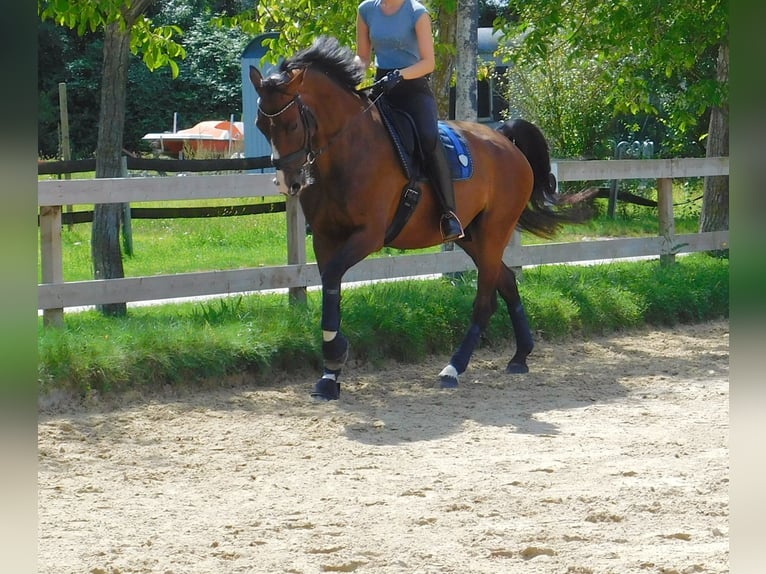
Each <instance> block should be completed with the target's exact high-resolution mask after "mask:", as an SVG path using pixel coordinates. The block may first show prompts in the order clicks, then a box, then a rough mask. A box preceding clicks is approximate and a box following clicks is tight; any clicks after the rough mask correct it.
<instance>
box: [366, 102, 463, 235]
mask: <svg viewBox="0 0 766 574" xmlns="http://www.w3.org/2000/svg"><path fill="white" fill-rule="evenodd" d="M375 105H376V106H377V108H378V111H379V112H380V117H381V118H382V120H383V125H384V126H386V130H387V131H388V134H389V136H390V137H391V141H392V143H393V145H394V150H395V151H396V154H397V157H398V158H399V163H400V164H401V167H402V170H403V171H404V175H405V176H406V177H407V179H408V182H407V184H406V185H405V186H404V188H403V189H402V193H401V198H400V200H399V207H398V208H397V210H396V214H395V215H394V219H393V221H392V222H391V225H389V227H388V230H387V231H386V237H385V240H384V244H385V245H388V244H389V243H391V242H392V241H393V240H394V239H395V238H396V236H397V235H399V233H400V232H401V231H402V229H404V226H405V225H406V224H407V221H409V219H410V217H411V216H412V214H413V212H414V211H415V208H416V207H417V206H418V203H419V202H420V196H421V189H420V186H419V185H418V184H419V183H420V182H423V181H427V180H428V178H427V177H426V175H425V169H424V168H425V157H424V155H423V151H422V148H421V146H420V137H419V135H418V133H417V130H416V129H415V122H414V121H413V119H412V117H411V116H410V115H409V114H408V113H407V112H405V111H403V110H400V109H398V108H395V107H392V106H391V105H390V104H389V103H388V101H387V100H386V98H385V96H382V97H380V98H378V100H377V101H376V103H375ZM438 125H439V137H440V138H441V141H442V145H443V146H444V151H445V153H446V156H447V160H448V162H449V165H450V172H451V175H452V180H453V181H458V180H464V179H470V178H471V176H472V175H473V160H472V159H471V151H470V149H469V147H468V145H467V144H466V141H465V139H464V138H463V136H462V135H461V134H460V133H458V132H456V131H455V130H454V129H452V127H451V126H450V125H448V124H447V123H445V122H442V121H439V124H438Z"/></svg>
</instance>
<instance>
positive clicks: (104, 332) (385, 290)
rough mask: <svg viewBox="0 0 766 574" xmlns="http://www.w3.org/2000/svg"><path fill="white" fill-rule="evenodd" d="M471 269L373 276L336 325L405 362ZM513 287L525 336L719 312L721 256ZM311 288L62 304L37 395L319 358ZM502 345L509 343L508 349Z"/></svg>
mask: <svg viewBox="0 0 766 574" xmlns="http://www.w3.org/2000/svg"><path fill="white" fill-rule="evenodd" d="M474 283H475V273H464V274H462V276H461V277H460V278H459V279H452V280H450V279H446V278H445V279H437V280H428V281H415V280H413V281H402V282H394V283H380V284H375V285H369V286H364V287H357V288H354V289H347V290H345V291H344V298H343V312H344V314H343V328H344V332H345V333H346V335H347V336H348V337H349V339H350V341H351V346H352V357H353V358H354V359H355V360H357V361H364V362H368V363H371V364H377V363H379V362H380V361H382V360H387V359H394V360H397V361H403V362H410V361H417V360H419V359H422V358H423V357H425V356H427V355H429V354H433V353H445V352H450V351H452V350H453V349H454V347H455V346H456V345H457V344H458V342H459V340H460V339H461V338H462V335H463V333H464V330H465V329H466V328H467V325H468V321H469V317H470V313H471V308H472V302H473V297H474V294H475V285H474ZM520 291H521V295H522V298H523V301H524V303H525V305H526V309H527V315H528V316H529V321H530V325H531V326H532V328H533V330H534V331H535V333H536V334H537V337H538V338H540V337H542V338H547V339H556V338H561V337H571V336H578V337H588V336H592V335H594V334H601V333H607V332H610V331H615V330H619V329H631V328H636V327H639V326H642V325H645V324H652V325H668V324H675V323H685V322H699V321H705V320H711V319H714V318H720V317H727V316H728V309H729V264H728V260H727V259H717V258H713V257H710V256H707V255H705V254H694V255H689V256H686V257H682V258H678V261H677V263H676V264H675V265H672V266H662V265H660V264H659V262H658V261H642V262H620V263H611V264H605V265H596V266H566V265H553V266H545V267H538V268H533V269H528V270H525V272H524V278H523V281H522V282H521V283H520ZM320 307H321V299H320V296H319V293H318V292H316V291H311V292H309V294H308V303H307V304H306V305H297V306H291V305H290V304H289V303H288V299H287V296H286V295H274V294H260V295H251V296H247V297H231V298H224V299H217V300H210V301H207V302H202V303H178V304H169V305H162V306H156V307H139V308H131V309H130V310H129V312H128V315H127V317H123V318H106V317H103V316H102V315H100V314H99V313H97V312H96V311H87V312H82V313H69V314H67V315H66V316H65V319H66V325H65V327H64V328H63V329H43V328H42V321H40V327H39V337H38V341H39V345H38V352H39V376H38V384H39V391H40V393H41V394H44V393H47V392H49V391H51V390H53V389H66V390H68V391H72V392H75V393H77V394H79V395H80V396H82V397H87V396H88V395H90V394H91V393H92V392H93V391H98V392H100V393H102V394H103V393H114V392H121V391H125V390H128V389H137V390H143V389H146V390H153V389H158V388H161V387H163V386H165V385H171V386H172V385H185V386H189V385H191V386H192V387H193V386H194V385H197V384H203V383H205V382H210V381H220V380H221V379H223V378H225V377H228V376H232V375H237V376H247V377H250V378H252V380H264V379H267V378H268V377H269V376H271V375H272V374H274V373H289V372H294V371H296V370H301V369H305V368H310V369H313V370H316V371H317V373H318V371H319V369H320V368H321V337H320V329H319V324H320ZM512 336H513V333H512V329H511V326H510V321H509V320H508V316H507V313H506V311H505V308H504V306H502V305H501V306H500V307H499V308H498V312H497V313H495V315H494V316H493V319H492V321H491V323H490V325H489V327H488V329H487V331H486V333H485V336H484V338H483V342H482V344H483V345H491V346H499V348H503V349H507V347H508V346H509V345H512V343H511V341H512ZM508 353H509V356H510V349H508Z"/></svg>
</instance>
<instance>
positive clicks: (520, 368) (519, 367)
mask: <svg viewBox="0 0 766 574" xmlns="http://www.w3.org/2000/svg"><path fill="white" fill-rule="evenodd" d="M505 372H506V373H510V374H512V375H522V374H524V373H528V372H529V367H527V364H526V363H514V362H513V361H511V362H510V363H508V366H507V367H505Z"/></svg>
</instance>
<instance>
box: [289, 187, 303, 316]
mask: <svg viewBox="0 0 766 574" xmlns="http://www.w3.org/2000/svg"><path fill="white" fill-rule="evenodd" d="M285 212H286V214H287V264H288V265H300V264H304V263H306V217H305V216H304V215H303V210H302V209H301V204H300V202H299V200H298V197H297V196H294V195H291V196H288V197H287V200H286V202H285ZM288 293H289V295H288V297H289V300H290V303H306V287H290V289H288Z"/></svg>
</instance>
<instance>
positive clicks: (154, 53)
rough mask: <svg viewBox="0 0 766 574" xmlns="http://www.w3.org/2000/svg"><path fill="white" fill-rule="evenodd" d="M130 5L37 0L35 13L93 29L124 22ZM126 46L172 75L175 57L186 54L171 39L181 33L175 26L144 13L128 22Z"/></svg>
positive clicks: (117, 0) (107, 0)
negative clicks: (170, 71)
mask: <svg viewBox="0 0 766 574" xmlns="http://www.w3.org/2000/svg"><path fill="white" fill-rule="evenodd" d="M130 8H131V2H130V0H98V1H97V2H60V1H54V0H38V2H37V13H38V14H39V15H40V19H41V20H42V21H45V20H52V21H54V22H55V23H56V24H58V25H59V26H65V27H67V28H70V29H73V30H76V31H77V34H78V35H80V36H83V35H84V34H85V33H86V32H91V33H95V32H96V31H97V30H102V29H103V28H105V27H106V26H109V25H112V24H118V25H120V26H122V27H124V26H126V25H128V23H127V22H126V17H127V15H128V12H129V10H130ZM130 24H131V42H130V50H131V52H132V53H133V54H134V55H137V54H140V55H141V57H142V59H143V62H144V64H146V66H147V67H148V68H149V69H150V70H157V69H159V68H162V67H163V66H170V68H171V69H172V71H173V76H174V77H175V76H177V75H178V63H177V59H178V58H185V57H186V50H184V48H183V46H181V45H180V44H178V43H177V42H176V41H175V37H176V36H177V35H179V34H181V33H182V31H181V29H180V28H179V27H178V26H174V25H167V26H156V25H154V23H153V22H152V21H151V20H150V19H149V18H147V17H146V16H139V17H138V18H137V19H136V21H135V22H131V23H130Z"/></svg>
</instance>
